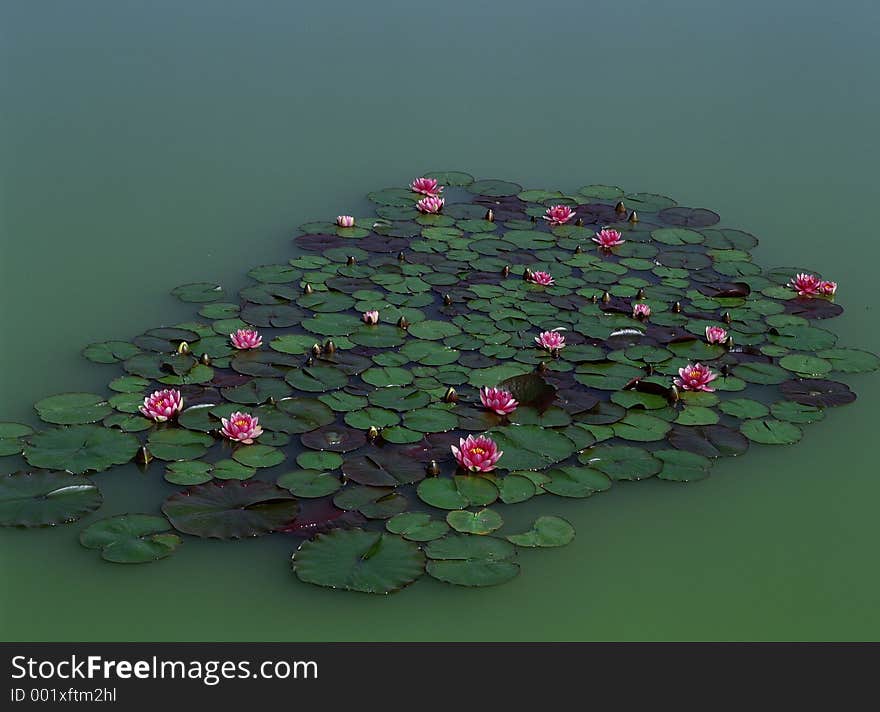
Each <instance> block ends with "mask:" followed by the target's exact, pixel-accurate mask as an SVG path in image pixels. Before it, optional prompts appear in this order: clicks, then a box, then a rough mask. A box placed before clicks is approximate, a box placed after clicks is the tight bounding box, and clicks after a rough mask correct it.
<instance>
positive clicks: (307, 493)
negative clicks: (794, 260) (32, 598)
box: [0, 171, 880, 593]
mask: <svg viewBox="0 0 880 712" xmlns="http://www.w3.org/2000/svg"><path fill="white" fill-rule="evenodd" d="M426 176H427V177H428V178H433V179H436V181H437V183H438V186H445V188H444V190H443V193H442V195H443V201H442V203H441V202H440V201H439V199H438V201H434V203H432V209H436V208H437V205H438V204H441V205H442V208H441V209H440V210H439V212H425V211H424V208H423V209H421V210H420V209H419V206H420V204H419V202H418V201H419V200H420V199H422V198H424V195H422V194H421V193H417V192H415V191H414V190H412V189H411V188H409V187H394V188H386V189H383V190H378V191H375V192H373V193H370V194H369V196H368V197H369V200H370V201H371V202H372V203H373V204H374V206H375V214H373V215H365V216H363V217H354V218H351V217H349V216H340V219H338V220H336V221H333V220H330V221H319V222H313V223H308V224H306V225H303V226H301V228H300V232H299V234H298V235H296V236H295V237H294V238H293V240H292V243H293V244H292V255H293V256H292V257H291V259H290V260H289V261H288V262H287V263H284V264H268V265H259V266H257V267H254V268H253V269H251V270H250V271H249V272H248V275H249V277H250V278H251V280H252V281H251V283H250V284H249V286H247V287H245V288H244V289H242V290H241V291H240V293H239V295H238V298H233V299H230V297H229V296H228V295H227V294H226V293H225V292H224V291H223V289H222V287H221V286H220V285H218V284H214V283H202V282H200V283H194V284H188V285H182V286H180V287H178V288H176V289H175V290H174V294H175V295H176V296H178V297H179V298H180V299H182V300H184V301H186V302H190V303H193V304H195V305H196V306H195V307H194V308H198V316H194V317H193V319H192V321H189V322H186V323H182V324H176V325H174V326H171V327H167V326H163V327H157V328H155V329H151V330H149V331H147V332H145V333H143V334H141V335H139V336H136V337H135V338H133V339H132V340H130V341H124V340H111V341H106V342H102V343H96V344H91V345H89V346H87V347H86V348H85V350H84V352H83V353H84V355H85V357H86V358H88V359H89V360H91V361H94V362H96V363H101V364H110V365H111V366H112V367H113V369H114V377H113V380H111V381H110V383H109V390H108V392H107V393H104V394H98V393H80V392H73V393H65V394H60V395H55V396H50V397H48V398H44V399H42V400H40V401H39V402H38V403H37V404H36V406H35V407H36V411H37V414H38V415H39V417H40V418H41V420H42V421H44V422H45V423H46V424H47V428H46V429H44V430H42V431H39V432H37V431H34V430H33V429H31V428H30V427H28V426H26V425H19V424H16V423H0V456H8V457H16V456H17V457H20V458H22V459H23V461H24V463H26V466H25V467H24V468H23V469H22V471H20V472H17V473H15V474H11V475H6V476H5V477H2V478H0V525H4V526H28V527H32V526H47V525H56V524H61V523H65V522H72V521H75V520H77V519H80V518H82V517H85V516H87V515H90V514H91V513H92V512H94V511H95V510H96V509H98V508H99V507H100V506H101V504H102V498H101V494H100V491H99V489H98V487H97V486H96V485H95V484H94V483H93V482H92V480H91V479H90V477H89V475H90V474H91V473H95V472H101V471H104V470H107V469H109V468H111V467H114V466H118V465H123V464H125V463H128V462H131V461H133V460H135V461H137V462H139V463H140V464H141V465H142V466H144V467H146V468H147V471H148V473H149V475H150V476H154V477H162V478H164V480H165V481H166V483H167V487H168V488H169V490H170V491H171V493H170V494H169V495H168V497H167V498H166V499H165V500H164V502H161V501H158V502H145V503H144V505H143V507H142V508H140V511H139V512H137V513H131V514H125V515H121V516H115V517H110V518H107V519H99V520H96V521H92V522H91V523H90V524H89V526H88V527H87V528H85V529H83V531H82V532H81V536H80V541H81V542H82V544H83V545H84V546H85V547H87V548H90V549H96V550H99V551H100V555H101V556H102V557H103V558H104V559H105V560H107V561H111V562H114V563H147V562H153V561H157V560H160V559H162V558H165V557H167V556H170V555H173V554H175V553H176V552H177V551H178V550H179V546H180V544H181V543H182V542H185V540H186V539H187V537H202V538H214V539H238V538H243V537H257V536H267V535H272V536H283V537H288V538H290V540H291V551H292V552H293V554H292V558H291V565H292V566H291V568H292V572H293V573H294V574H295V576H296V577H297V578H298V579H299V580H301V581H304V582H308V583H313V584H317V585H321V586H327V587H332V588H340V589H348V590H354V591H362V592H368V593H389V592H392V591H395V590H398V589H400V588H402V587H404V586H407V585H408V584H411V583H413V582H414V581H416V580H417V579H419V578H421V577H423V576H426V575H427V576H430V577H432V578H434V579H437V580H439V581H442V582H446V583H448V584H454V585H461V586H488V585H494V584H499V583H503V582H506V581H509V580H510V579H512V578H513V577H515V576H516V575H517V574H518V573H519V570H520V564H519V563H518V561H517V552H518V550H520V549H523V548H544V547H555V546H562V545H565V544H567V543H569V542H570V541H571V540H572V539H573V538H574V536H575V532H574V529H573V527H572V526H571V524H569V523H568V522H566V521H565V520H563V519H560V518H559V517H555V516H552V515H545V516H540V517H538V518H537V519H536V520H535V522H534V524H533V525H532V527H531V528H530V529H529V530H528V531H507V527H506V526H505V523H504V516H505V514H506V512H505V510H506V508H508V507H510V506H512V505H515V504H518V503H521V502H526V501H529V500H532V499H533V498H535V497H544V498H545V499H546V500H548V508H550V509H552V502H551V501H552V498H553V497H564V498H580V499H583V498H588V497H592V496H593V495H596V494H599V493H602V492H606V491H608V490H610V489H612V488H613V487H615V486H617V483H619V482H624V481H635V480H642V479H646V478H651V477H656V478H660V479H663V480H669V481H673V482H691V481H695V480H701V479H704V478H706V477H708V475H709V473H710V471H711V468H712V465H713V464H714V462H715V461H716V460H717V459H718V458H722V457H736V456H741V455H743V454H744V453H745V452H746V451H747V450H748V449H749V447H750V446H751V445H752V444H755V443H757V444H761V445H788V444H792V443H795V442H797V441H798V440H800V438H801V437H802V435H803V431H804V428H805V427H806V426H808V425H809V424H811V423H815V422H817V421H819V420H821V419H822V418H823V417H824V414H825V411H826V409H827V408H829V407H833V406H837V405H842V404H845V403H848V402H851V401H852V400H853V399H854V398H855V394H854V393H853V392H852V391H851V390H850V389H849V387H848V386H847V385H845V384H844V383H841V382H840V381H839V380H838V378H839V377H840V376H841V375H843V374H851V373H859V372H865V371H873V370H875V369H877V368H878V365H880V360H878V358H877V357H876V356H875V355H873V354H870V353H868V352H865V351H862V350H858V349H853V348H847V347H842V346H840V345H838V344H837V337H836V335H835V334H834V333H833V332H831V331H829V330H828V329H826V328H825V327H824V322H825V320H826V319H829V318H831V317H834V316H837V315H838V314H840V313H841V311H842V308H841V306H840V305H839V304H838V303H836V301H835V300H834V298H833V296H828V297H825V296H819V297H815V296H814V297H802V296H798V295H797V293H796V292H795V291H794V290H793V289H792V288H791V287H790V286H789V281H790V280H791V278H792V277H793V276H794V275H796V274H798V273H801V272H804V270H803V269H802V268H800V267H798V266H791V267H784V268H776V269H770V270H765V269H762V268H761V267H760V266H758V265H756V264H755V263H754V262H753V261H752V256H751V254H750V251H751V250H752V248H754V247H755V246H756V245H757V242H758V241H757V239H756V238H755V237H754V236H753V235H751V234H749V233H747V232H744V231H742V230H737V229H733V228H727V227H722V226H721V225H720V219H719V216H718V215H717V214H716V213H715V212H713V211H711V210H707V209H705V208H692V207H686V206H681V205H678V204H677V203H676V201H675V200H673V199H672V198H668V197H666V196H663V195H656V194H652V193H627V192H626V191H624V190H623V189H622V188H618V187H616V186H608V185H587V186H584V187H582V188H580V189H578V190H577V191H574V192H566V191H556V190H544V189H524V188H523V187H522V186H520V185H518V184H516V183H513V182H510V181H504V180H475V179H474V178H473V177H472V176H470V175H468V174H467V173H463V172H455V171H448V172H435V173H429V174H426ZM424 183H427V184H430V183H431V181H424ZM439 194H440V193H439V187H438V189H437V196H439ZM421 205H424V203H423V204H421ZM559 206H563V207H567V208H569V210H560V209H559ZM549 208H554V210H552V211H551V213H548V209H549ZM548 214H550V215H553V216H557V215H562V216H565V217H564V218H563V219H564V220H565V221H564V222H559V221H558V220H546V219H545V217H546V216H547V215H548ZM568 215H571V219H570V220H569V219H568V217H567V216H568ZM342 217H345V219H344V220H343V219H342ZM604 229H608V230H613V231H617V233H619V234H618V236H617V238H619V239H616V238H615V239H609V240H607V242H608V244H609V245H611V246H610V247H602V246H600V245H597V244H596V241H594V239H593V238H594V237H595V236H596V234H597V233H598V232H600V231H602V230H604ZM612 243H613V245H612ZM536 273H540V274H541V279H540V280H536V279H534V278H533V275H535V274H536ZM834 286H835V289H836V285H834ZM843 289H844V290H845V286H844V288H843ZM227 299H230V300H229V301H224V300H227ZM637 305H644V306H642V307H639V308H638V309H637V308H636V306H637ZM372 312H377V313H378V314H377V315H376V317H375V318H372V317H366V316H365V314H366V313H372ZM374 321H375V323H372V322H374ZM708 328H715V329H722V330H723V333H724V336H725V338H724V340H723V341H721V340H718V339H714V340H712V339H709V338H708V337H707V334H709V333H710V332H707V329H708ZM239 330H248V331H258V332H259V337H260V338H257V336H254V335H250V336H249V337H248V345H247V348H237V347H236V344H235V343H234V342H233V340H231V339H230V334H233V333H235V332H237V331H239ZM545 332H555V333H557V334H560V335H564V347H560V348H547V347H546V345H545V346H542V345H541V343H540V340H539V341H536V337H538V336H539V335H540V334H542V333H545ZM711 333H715V332H711ZM719 333H721V332H719ZM239 346H240V344H239ZM694 363H699V364H702V365H703V366H705V367H707V368H708V369H710V370H711V372H712V374H714V376H715V378H714V380H712V381H711V384H710V385H711V390H710V389H704V390H688V389H687V388H677V387H675V386H674V385H673V384H674V379H675V378H676V377H677V376H678V375H679V371H680V369H683V368H685V367H686V366H687V365H688V364H694ZM482 387H498V388H501V389H504V390H505V391H506V392H507V393H508V394H509V395H510V396H512V398H513V399H515V401H516V404H517V405H516V407H515V408H514V409H513V410H512V412H509V413H506V414H504V415H502V414H499V413H496V412H494V411H493V410H491V409H487V408H486V407H484V406H483V405H482V403H481V399H480V393H479V389H480V388H482ZM161 389H175V390H177V391H179V393H180V395H181V396H182V399H183V407H182V410H181V411H180V412H178V413H176V414H175V415H174V416H173V417H170V418H169V419H168V420H166V421H164V422H158V423H157V422H154V420H151V419H149V418H147V417H145V416H144V415H143V414H142V412H141V410H140V407H141V405H142V404H143V401H144V398H145V397H146V396H148V395H149V394H150V393H152V392H154V391H156V390H161ZM242 412H246V413H247V414H248V415H249V416H253V417H255V418H257V419H258V422H259V425H260V428H261V431H258V430H253V431H252V432H254V433H257V432H259V434H258V435H254V438H253V442H252V443H251V444H242V443H236V442H231V441H230V439H229V437H228V435H227V437H224V436H223V434H222V431H223V423H222V421H223V419H229V418H230V417H231V416H232V414H233V413H242ZM226 432H227V433H228V429H227V431H226ZM469 435H473V436H486V437H488V438H490V439H491V440H492V441H493V442H494V443H495V445H496V446H497V448H498V450H500V451H502V455H501V457H500V459H498V461H497V463H496V464H495V467H494V468H491V469H489V470H488V471H484V472H474V471H467V470H463V469H461V468H460V467H459V464H458V462H457V461H456V458H455V457H454V455H453V451H452V446H454V445H455V446H457V445H458V444H459V441H460V440H461V439H462V438H466V437H467V436H469ZM184 548H185V547H184Z"/></svg>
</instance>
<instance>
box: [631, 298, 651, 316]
mask: <svg viewBox="0 0 880 712" xmlns="http://www.w3.org/2000/svg"><path fill="white" fill-rule="evenodd" d="M633 316H634V317H635V318H636V319H647V318H648V317H649V316H651V307H649V306H648V305H647V304H642V303H641V302H639V303H638V304H633Z"/></svg>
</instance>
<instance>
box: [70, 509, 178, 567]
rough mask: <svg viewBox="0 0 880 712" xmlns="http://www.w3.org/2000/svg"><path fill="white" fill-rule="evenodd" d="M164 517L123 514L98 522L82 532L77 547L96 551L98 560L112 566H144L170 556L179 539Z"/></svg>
mask: <svg viewBox="0 0 880 712" xmlns="http://www.w3.org/2000/svg"><path fill="white" fill-rule="evenodd" d="M170 529H171V526H170V525H169V524H168V520H166V519H165V518H164V517H156V516H153V515H149V514H123V515H121V516H118V517H110V518H109V519H101V520H99V521H97V522H95V523H94V524H92V525H91V526H89V527H87V528H86V529H84V530H83V532H82V533H81V534H80V536H79V541H80V544H82V545H83V546H84V547H86V548H87V549H100V550H101V558H102V559H104V560H105V561H112V562H113V563H116V564H146V563H150V562H151V561H158V560H159V559H164V558H165V557H166V556H170V555H171V554H173V553H174V551H175V549H177V547H178V546H180V544H181V538H180V537H179V536H177V534H174V533H173V532H171V531H170Z"/></svg>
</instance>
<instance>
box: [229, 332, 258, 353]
mask: <svg viewBox="0 0 880 712" xmlns="http://www.w3.org/2000/svg"><path fill="white" fill-rule="evenodd" d="M229 340H230V341H231V342H232V345H233V346H234V347H235V348H237V349H258V348H260V346H262V345H263V337H262V336H260V332H259V331H257V330H256V329H239V330H238V331H234V332H233V333H231V334H230V335H229Z"/></svg>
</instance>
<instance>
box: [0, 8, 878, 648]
mask: <svg viewBox="0 0 880 712" xmlns="http://www.w3.org/2000/svg"><path fill="white" fill-rule="evenodd" d="M878 27H880V8H878V6H877V5H876V3H870V2H836V3H829V2H827V1H826V2H794V1H786V2H767V1H766V0H764V1H761V2H759V1H757V0H739V1H738V2H721V1H719V0H699V1H698V0H692V1H691V2H685V1H684V0H669V1H668V2H662V3H660V2H648V1H646V0H628V1H627V2H561V1H558V0H542V1H541V2H538V1H536V0H531V1H529V2H526V1H524V0H506V1H505V2H497V1H496V0H487V2H483V3H475V2H471V1H462V0H445V1H443V2H437V3H417V2H412V1H411V0H409V1H406V2H404V1H403V0H399V1H395V2H389V1H388V0H382V1H377V2H355V1H354V0H344V1H336V0H322V2H320V3H317V2H316V3H308V4H306V3H301V2H294V1H281V0H276V1H270V0H261V1H259V2H244V1H243V0H242V1H240V2H231V1H229V0H224V1H222V2H221V1H220V0H211V1H208V0H198V1H197V0H187V2H177V1H175V2H171V1H169V0H152V1H151V2H149V3H145V2H135V1H134V0H102V1H98V0H83V1H82V2H77V3H71V2H60V1H57V2H52V1H49V0H46V1H42V2H29V1H26V0H8V1H6V2H3V3H2V5H0V96H2V97H3V110H2V112H0V180H2V184H0V185H2V187H0V198H2V202H0V215H2V223H0V338H2V348H0V396H2V397H0V419H2V420H30V421H33V415H32V411H31V404H32V403H33V402H34V401H36V400H38V399H39V398H42V397H44V396H46V395H49V394H52V393H57V392H62V391H66V390H85V391H89V390H96V389H98V390H99V391H102V389H103V388H104V386H105V384H106V382H107V381H108V380H109V379H110V378H111V377H112V376H111V373H112V372H113V367H100V366H96V365H93V364H90V363H88V362H86V361H85V360H84V359H82V358H80V357H78V355H77V352H78V351H79V349H80V348H81V347H82V346H83V345H85V344H87V343H89V342H91V341H95V340H103V339H107V338H116V337H121V338H130V337H131V336H134V335H135V334H138V333H140V332H141V331H143V330H144V329H145V328H149V327H152V326H156V325H159V324H160V323H164V324H171V323H175V322H177V321H182V320H184V319H189V318H190V317H191V316H192V314H193V312H194V310H193V309H192V308H191V307H189V306H187V305H183V304H180V303H178V302H176V301H175V300H174V299H173V298H172V297H170V296H168V292H169V290H170V289H171V288H172V287H174V286H176V285H178V284H181V283H184V282H190V281H200V280H215V279H216V280H219V281H220V282H222V283H223V284H224V286H225V287H226V288H227V290H229V291H234V290H236V289H238V288H239V287H240V286H242V285H243V284H244V272H245V271H246V269H247V268H249V267H251V266H254V265H257V264H265V263H272V262H277V261H279V260H284V259H287V258H289V257H290V256H292V255H293V246H292V244H291V242H290V237H291V236H292V235H293V234H295V226H296V225H298V224H300V223H303V222H306V221H308V220H314V219H327V218H328V217H329V218H332V217H333V216H335V215H337V214H338V213H342V212H344V213H351V214H355V215H358V214H365V212H363V211H364V210H365V209H366V207H367V206H366V203H365V201H364V200H363V197H362V196H364V195H365V194H366V193H367V192H368V191H370V190H374V189H377V188H381V187H384V186H386V185H401V184H404V183H406V182H407V181H408V180H409V179H410V178H412V177H414V176H416V175H420V174H421V173H422V172H423V171H426V170H431V169H459V170H466V171H469V172H471V173H474V174H475V175H478V176H480V177H487V178H488V177H497V178H505V179H510V180H517V181H518V182H520V183H522V184H523V185H525V186H526V187H534V188H544V187H548V188H561V189H569V190H573V189H576V188H577V187H579V186H581V185H584V184H587V183H612V184H618V185H621V186H624V187H625V188H627V189H628V190H632V191H636V190H645V191H652V192H659V193H665V194H668V195H671V196H672V197H674V198H676V199H677V200H678V201H679V202H680V203H682V204H684V205H693V206H704V207H709V208H712V209H714V210H716V211H718V212H720V213H721V215H722V218H723V222H724V224H726V225H730V226H734V227H740V228H743V229H746V230H749V231H751V232H754V233H755V234H756V235H758V236H759V237H760V238H761V245H760V247H759V248H758V249H757V250H756V252H755V259H756V261H758V262H759V263H760V264H762V265H763V266H766V267H770V266H778V265H782V266H792V267H801V266H806V267H813V268H815V269H818V270H821V271H822V272H823V274H825V275H827V276H829V277H831V278H834V279H836V280H837V281H838V282H840V284H841V287H840V291H839V294H838V301H839V302H840V303H841V304H843V305H844V306H845V308H846V310H847V311H846V313H845V314H844V315H843V316H842V317H841V318H839V319H835V320H834V321H833V322H831V323H829V325H828V326H829V327H830V328H831V329H833V330H834V331H836V332H837V333H838V334H839V335H840V343H841V344H842V345H847V346H855V347H860V348H867V349H870V350H873V351H875V352H876V351H880V336H878V332H877V325H878V319H877V306H876V303H877V298H878V289H880V285H878V279H877V276H876V275H877V273H876V269H877V265H878V264H880V241H878V237H877V234H876V224H877V219H876V212H877V209H878V190H877V165H878V141H877V138H876V136H877V126H878V125H880V94H878V92H877V91H876V88H877V74H878V72H877V68H878V66H880V41H878V40H880V37H878V35H880V30H878ZM847 380H848V382H849V383H851V384H852V386H853V388H854V390H856V391H857V392H858V394H859V400H858V401H857V402H856V403H854V404H853V405H851V406H848V407H846V408H842V409H840V410H835V411H833V412H830V413H829V414H828V417H827V418H826V419H825V420H824V421H823V422H821V423H818V424H816V425H813V426H810V427H809V428H807V432H806V435H805V438H804V440H803V442H801V443H800V444H798V445H796V446H793V447H789V448H775V449H774V448H771V447H760V446H753V448H752V449H751V451H750V452H749V453H747V455H746V456H744V457H743V458H741V459H739V460H736V459H728V460H725V461H723V462H721V463H719V464H718V465H717V466H716V467H715V468H714V470H713V474H712V477H711V478H710V479H708V480H706V481H703V482H700V483H696V484H691V485H679V484H675V483H670V482H660V481H647V482H642V483H621V484H620V485H619V486H615V487H614V489H613V491H611V492H609V493H607V494H603V495H601V496H596V497H593V498H591V499H589V500H586V501H581V500H573V501H564V500H560V499H558V498H554V499H553V500H552V501H549V502H548V501H547V500H549V499H550V498H543V499H541V500H540V501H539V504H538V505H536V506H535V507H533V508H532V510H529V506H525V507H524V506H523V505H520V506H518V507H517V508H514V509H511V510H508V511H510V514H511V516H510V519H512V521H513V524H514V525H517V524H522V525H523V527H524V525H525V524H526V523H527V522H528V521H529V519H530V517H531V516H533V515H534V514H535V513H548V514H549V513H553V514H558V515H560V516H564V517H566V518H568V519H570V520H571V521H572V522H573V523H574V525H575V526H576V528H577V532H578V534H577V538H576V539H575V541H574V543H572V544H571V545H570V546H568V547H565V548H562V549H558V550H551V551H540V552H531V551H526V552H524V553H522V554H521V562H522V563H523V571H522V574H521V575H520V576H519V577H518V579H516V580H515V581H513V582H512V583H510V584H507V585H505V586H501V587H498V588H495V589H487V590H466V589H460V588H455V587H450V586H446V585H443V584H441V583H439V582H436V581H433V580H430V579H428V578H427V577H425V579H424V580H421V581H420V582H418V583H417V584H416V585H415V586H413V587H412V588H410V589H408V590H406V591H404V592H402V593H400V594H397V595H394V596H390V597H371V596H366V595H359V594H348V593H342V592H333V591H328V590H324V589H320V588H317V587H312V586H307V585H304V584H301V583H299V582H298V581H297V580H296V579H295V578H294V577H293V576H292V575H291V573H290V571H289V567H288V557H289V555H290V553H291V551H292V548H293V546H294V543H295V540H292V539H287V538H285V537H283V536H273V537H268V538H265V539H261V540H254V541H247V542H225V543H224V542H203V541H198V540H195V539H191V538H188V539H187V541H186V543H185V545H184V547H183V548H182V549H181V550H180V551H179V552H178V553H177V554H176V555H175V556H174V557H172V558H170V559H168V560H166V561H163V562H161V563H158V564H153V565H148V566H131V567H125V566H113V565H110V564H106V563H104V562H102V561H101V560H100V559H99V557H98V556H96V554H95V552H93V551H88V550H86V549H83V548H82V547H80V546H79V544H78V543H77V541H76V535H77V533H78V531H79V529H80V528H81V525H80V524H74V525H70V526H67V527H58V528H56V529H52V530H36V531H19V530H10V529H5V530H2V531H0V567H2V571H0V639H3V640H238V639H242V640H340V639H341V640H582V639H877V638H880V611H878V605H877V600H878V593H880V570H878V566H877V553H876V552H877V541H878V533H880V531H878V530H880V526H878V517H877V508H878V503H880V472H878V466H877V463H876V457H875V456H872V455H870V453H869V452H868V448H869V447H870V446H871V445H872V444H876V441H877V438H876V428H877V423H878V420H877V413H878V409H880V378H878V377H877V376H876V375H875V376H871V375H867V376H856V377H853V378H849V379H847ZM4 464H5V463H4V462H3V461H2V460H0V467H4ZM7 469H8V467H7ZM160 478H161V468H156V469H153V470H150V471H149V472H148V473H147V474H146V475H144V474H141V473H140V472H139V471H138V470H137V469H135V468H134V467H133V466H132V467H126V468H118V469H116V470H113V471H111V472H107V473H103V474H101V475H98V476H97V477H96V479H97V480H98V481H99V483H100V486H101V488H102V489H103V490H104V492H105V495H106V498H107V500H108V502H109V505H108V506H107V507H105V509H104V510H102V513H101V514H102V515H104V516H106V515H109V514H113V513H117V512H118V513H121V512H125V511H138V510H140V509H143V508H144V507H145V506H152V503H153V502H155V501H156V500H155V498H154V497H151V496H149V495H151V494H153V493H155V492H156V491H157V488H158V489H160V490H161V489H162V488H163V487H165V485H164V484H163V483H161V482H157V480H159V479H160ZM167 489H168V491H169V492H170V491H172V488H171V487H170V486H169V487H167ZM163 491H164V490H163ZM94 518H95V517H94V516H93V517H90V518H87V519H86V521H87V522H88V521H93V520H94ZM511 529H512V530H515V529H514V527H511Z"/></svg>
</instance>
